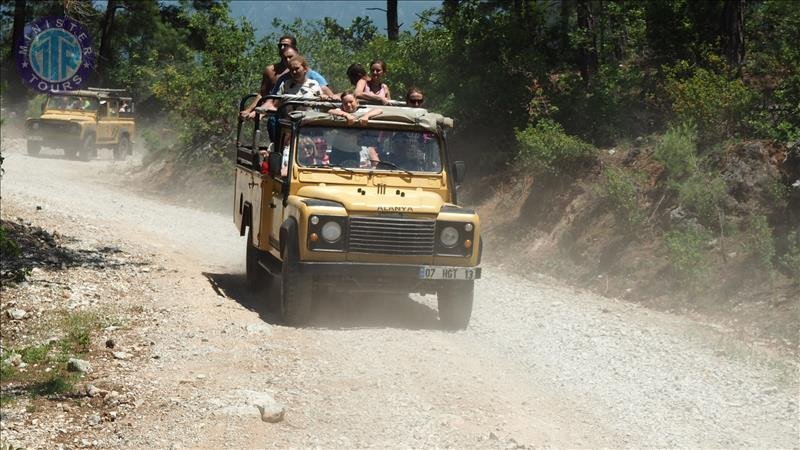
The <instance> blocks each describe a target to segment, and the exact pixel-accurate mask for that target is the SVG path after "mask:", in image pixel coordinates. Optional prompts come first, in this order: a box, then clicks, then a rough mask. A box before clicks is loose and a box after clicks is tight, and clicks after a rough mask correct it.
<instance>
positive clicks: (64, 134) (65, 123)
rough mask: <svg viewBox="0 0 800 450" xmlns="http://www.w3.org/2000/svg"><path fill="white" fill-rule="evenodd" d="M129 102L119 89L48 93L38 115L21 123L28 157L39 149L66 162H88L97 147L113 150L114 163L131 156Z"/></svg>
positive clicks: (133, 127) (131, 119) (132, 123)
mask: <svg viewBox="0 0 800 450" xmlns="http://www.w3.org/2000/svg"><path fill="white" fill-rule="evenodd" d="M133 108H134V104H133V99H131V98H130V97H129V96H126V95H125V91H124V90H122V89H98V88H89V89H88V90H81V91H61V92H52V93H50V94H49V95H48V96H47V99H46V100H45V102H44V104H42V115H41V117H39V118H29V119H27V121H26V122H25V134H26V138H27V141H28V154H29V155H31V156H37V155H38V154H39V152H40V151H41V149H42V147H49V148H58V149H63V150H64V154H65V155H66V156H67V157H68V158H73V159H74V158H76V157H78V158H79V159H81V160H83V161H88V160H89V159H90V158H92V157H96V156H97V149H98V147H109V148H111V149H113V152H114V159H116V160H124V159H125V157H126V156H128V155H131V154H133V133H134V129H135V126H136V124H135V121H134V118H133Z"/></svg>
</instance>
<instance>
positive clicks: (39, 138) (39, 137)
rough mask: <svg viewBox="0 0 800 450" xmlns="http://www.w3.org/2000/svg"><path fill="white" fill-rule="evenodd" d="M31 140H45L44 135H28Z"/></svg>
mask: <svg viewBox="0 0 800 450" xmlns="http://www.w3.org/2000/svg"><path fill="white" fill-rule="evenodd" d="M28 140H29V141H43V140H44V136H28Z"/></svg>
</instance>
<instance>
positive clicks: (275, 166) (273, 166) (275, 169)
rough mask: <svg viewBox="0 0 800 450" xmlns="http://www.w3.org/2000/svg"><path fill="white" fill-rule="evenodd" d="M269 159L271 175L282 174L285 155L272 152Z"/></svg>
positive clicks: (273, 176)
mask: <svg viewBox="0 0 800 450" xmlns="http://www.w3.org/2000/svg"><path fill="white" fill-rule="evenodd" d="M267 160H268V161H269V176H271V177H272V178H277V177H279V176H280V175H281V166H282V165H283V155H282V154H280V153H278V152H270V154H269V156H268V157H267Z"/></svg>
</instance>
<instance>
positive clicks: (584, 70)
mask: <svg viewBox="0 0 800 450" xmlns="http://www.w3.org/2000/svg"><path fill="white" fill-rule="evenodd" d="M577 10H578V28H579V29H580V30H581V42H580V45H579V46H578V66H579V68H580V71H581V78H583V82H584V83H585V84H586V86H590V85H591V83H592V79H593V78H594V75H595V73H597V45H596V43H595V41H596V38H595V30H594V28H595V26H594V17H593V16H592V9H591V3H590V0H578V1H577Z"/></svg>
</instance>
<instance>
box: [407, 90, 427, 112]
mask: <svg viewBox="0 0 800 450" xmlns="http://www.w3.org/2000/svg"><path fill="white" fill-rule="evenodd" d="M424 100H425V94H423V93H422V89H420V88H418V87H416V86H411V87H410V88H408V91H406V105H408V106H413V107H415V108H420V107H422V102H423V101H424Z"/></svg>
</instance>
